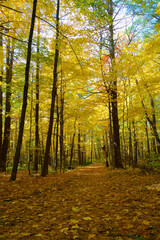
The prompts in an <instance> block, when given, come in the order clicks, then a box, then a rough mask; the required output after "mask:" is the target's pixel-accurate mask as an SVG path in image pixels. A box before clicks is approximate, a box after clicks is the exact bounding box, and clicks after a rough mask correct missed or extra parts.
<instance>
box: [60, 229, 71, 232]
mask: <svg viewBox="0 0 160 240" xmlns="http://www.w3.org/2000/svg"><path fill="white" fill-rule="evenodd" d="M68 230H69V228H62V229H61V230H60V232H61V233H66V232H67V231H68Z"/></svg>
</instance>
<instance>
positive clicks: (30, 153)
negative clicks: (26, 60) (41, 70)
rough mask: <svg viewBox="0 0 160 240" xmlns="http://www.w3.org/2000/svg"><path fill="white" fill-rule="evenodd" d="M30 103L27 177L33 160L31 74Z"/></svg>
mask: <svg viewBox="0 0 160 240" xmlns="http://www.w3.org/2000/svg"><path fill="white" fill-rule="evenodd" d="M30 101H31V105H30V127H29V128H30V131H29V135H30V136H29V144H28V148H29V160H28V173H29V175H30V174H31V171H30V165H31V162H32V160H33V151H32V147H31V146H32V112H33V74H32V85H31V95H30Z"/></svg>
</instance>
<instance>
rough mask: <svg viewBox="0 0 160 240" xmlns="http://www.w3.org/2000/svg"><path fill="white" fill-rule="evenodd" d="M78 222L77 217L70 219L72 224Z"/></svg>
mask: <svg viewBox="0 0 160 240" xmlns="http://www.w3.org/2000/svg"><path fill="white" fill-rule="evenodd" d="M78 222H79V221H78V220H76V219H71V220H70V223H71V224H72V223H73V224H76V223H78Z"/></svg>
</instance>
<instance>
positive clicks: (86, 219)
mask: <svg viewBox="0 0 160 240" xmlns="http://www.w3.org/2000/svg"><path fill="white" fill-rule="evenodd" d="M83 220H85V221H90V220H92V218H91V217H84V218H83Z"/></svg>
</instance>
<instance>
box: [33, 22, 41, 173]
mask: <svg viewBox="0 0 160 240" xmlns="http://www.w3.org/2000/svg"><path fill="white" fill-rule="evenodd" d="M39 41H40V20H39V19H38V36H37V67H36V108H35V159H34V167H33V170H34V171H35V172H38V162H39V68H40V61H39V45H40V43H39Z"/></svg>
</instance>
